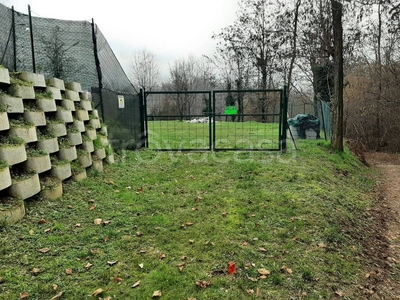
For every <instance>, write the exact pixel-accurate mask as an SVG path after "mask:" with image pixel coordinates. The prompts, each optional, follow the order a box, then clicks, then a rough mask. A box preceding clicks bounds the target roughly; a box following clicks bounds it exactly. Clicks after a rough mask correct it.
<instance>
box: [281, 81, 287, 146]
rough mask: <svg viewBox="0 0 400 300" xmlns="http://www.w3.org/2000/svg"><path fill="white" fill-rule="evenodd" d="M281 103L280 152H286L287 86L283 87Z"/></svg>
mask: <svg viewBox="0 0 400 300" xmlns="http://www.w3.org/2000/svg"><path fill="white" fill-rule="evenodd" d="M282 100H283V103H282V132H281V151H282V152H283V153H285V152H286V134H287V133H286V131H287V118H288V117H287V114H288V96H287V86H286V85H285V86H284V87H283V99H282Z"/></svg>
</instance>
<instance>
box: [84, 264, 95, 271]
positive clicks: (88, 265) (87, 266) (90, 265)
mask: <svg viewBox="0 0 400 300" xmlns="http://www.w3.org/2000/svg"><path fill="white" fill-rule="evenodd" d="M91 267H93V264H91V263H87V264H86V266H85V268H86V269H88V270H89V269H90V268H91Z"/></svg>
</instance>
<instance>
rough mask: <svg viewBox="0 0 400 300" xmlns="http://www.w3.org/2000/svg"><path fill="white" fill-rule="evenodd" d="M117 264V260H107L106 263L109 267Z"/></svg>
mask: <svg viewBox="0 0 400 300" xmlns="http://www.w3.org/2000/svg"><path fill="white" fill-rule="evenodd" d="M117 263H118V260H109V261H107V264H108V265H109V266H110V267H112V266H115V265H116V264H117Z"/></svg>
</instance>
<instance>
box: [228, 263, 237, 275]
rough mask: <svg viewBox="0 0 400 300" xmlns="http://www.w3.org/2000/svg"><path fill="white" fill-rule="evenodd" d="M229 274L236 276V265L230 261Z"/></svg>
mask: <svg viewBox="0 0 400 300" xmlns="http://www.w3.org/2000/svg"><path fill="white" fill-rule="evenodd" d="M228 273H229V274H235V273H236V264H235V262H233V261H230V262H229V263H228Z"/></svg>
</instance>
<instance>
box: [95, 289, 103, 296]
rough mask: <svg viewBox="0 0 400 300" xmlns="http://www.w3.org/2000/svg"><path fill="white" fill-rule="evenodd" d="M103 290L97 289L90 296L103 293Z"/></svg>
mask: <svg viewBox="0 0 400 300" xmlns="http://www.w3.org/2000/svg"><path fill="white" fill-rule="evenodd" d="M103 292H104V290H103V289H97V290H95V291H94V292H93V294H92V296H95V297H97V296H98V295H101V294H103Z"/></svg>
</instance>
